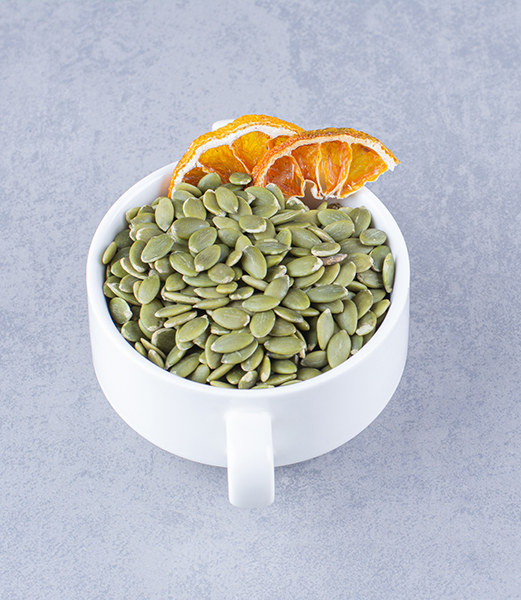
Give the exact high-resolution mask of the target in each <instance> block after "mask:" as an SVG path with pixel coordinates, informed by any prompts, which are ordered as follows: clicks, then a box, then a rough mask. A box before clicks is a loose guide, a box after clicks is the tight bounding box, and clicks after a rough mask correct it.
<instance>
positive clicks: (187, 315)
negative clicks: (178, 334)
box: [164, 307, 197, 343]
mask: <svg viewBox="0 0 521 600" xmlns="http://www.w3.org/2000/svg"><path fill="white" fill-rule="evenodd" d="M190 308H192V307H190ZM196 317H197V311H196V310H190V311H187V312H183V313H180V314H178V315H174V316H173V317H169V318H168V319H167V320H166V321H165V323H164V327H166V328H172V327H179V326H180V325H184V324H185V323H188V321H191V320H192V319H195V318H196ZM181 343H182V342H181Z"/></svg>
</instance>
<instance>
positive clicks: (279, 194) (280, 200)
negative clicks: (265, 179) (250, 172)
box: [266, 183, 286, 210]
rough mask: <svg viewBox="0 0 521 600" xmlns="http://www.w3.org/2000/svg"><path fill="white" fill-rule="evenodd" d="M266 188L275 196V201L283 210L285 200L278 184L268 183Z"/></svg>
mask: <svg viewBox="0 0 521 600" xmlns="http://www.w3.org/2000/svg"><path fill="white" fill-rule="evenodd" d="M266 189H267V190H269V191H270V192H271V193H272V194H273V195H274V196H275V198H276V199H277V202H278V203H279V206H280V208H281V210H284V209H285V208H286V200H285V198H284V194H283V193H282V191H281V190H280V188H279V186H278V185H276V184H275V183H268V185H267V186H266Z"/></svg>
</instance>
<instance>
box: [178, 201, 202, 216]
mask: <svg viewBox="0 0 521 600" xmlns="http://www.w3.org/2000/svg"><path fill="white" fill-rule="evenodd" d="M183 212H184V214H185V217H192V218H194V219H206V208H205V206H204V204H203V202H202V200H200V199H199V198H188V200H186V201H185V203H184V204H183Z"/></svg>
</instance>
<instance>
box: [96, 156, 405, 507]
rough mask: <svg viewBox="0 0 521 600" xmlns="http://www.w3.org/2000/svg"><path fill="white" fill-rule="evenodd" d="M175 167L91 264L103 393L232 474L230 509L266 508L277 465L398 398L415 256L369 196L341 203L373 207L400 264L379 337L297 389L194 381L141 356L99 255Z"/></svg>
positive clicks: (155, 187) (114, 213) (114, 221)
mask: <svg viewBox="0 0 521 600" xmlns="http://www.w3.org/2000/svg"><path fill="white" fill-rule="evenodd" d="M174 166H175V163H172V164H170V165H167V166H165V167H163V168H162V169H159V170H158V171H155V172H154V173H152V174H150V175H149V176H148V177H145V178H144V179H143V180H141V181H139V182H138V183H136V184H135V185H134V186H133V187H131V188H130V189H129V190H128V191H127V192H125V193H124V194H123V195H122V196H121V198H119V200H118V201H117V202H116V203H115V204H114V205H113V206H112V208H110V210H109V211H108V213H107V214H106V215H105V217H104V218H103V220H102V221H101V223H100V225H99V227H98V229H97V231H96V233H95V235H94V238H93V240H92V244H91V247H90V251H89V256H88V260H87V294H88V306H89V326H90V337H91V345H92V357H93V363H94V368H95V371H96V375H97V377H98V380H99V383H100V385H101V388H102V389H103V392H104V393H105V396H106V397H107V399H108V400H109V402H110V403H111V405H112V407H113V408H114V409H115V410H116V412H117V413H118V414H119V415H120V416H121V417H122V418H123V420H124V421H125V422H126V423H127V424H128V425H130V427H132V428H133V429H134V430H135V431H137V433H139V434H140V435H142V436H143V437H144V438H146V439H147V440H149V441H150V442H152V443H153V444H155V445H156V446H159V447H160V448H162V449H164V450H167V451H168V452H171V453H173V454H175V455H177V456H181V457H183V458H187V459H189V460H193V461H196V462H200V463H204V464H208V465H215V466H218V467H227V468H228V491H229V499H230V502H231V503H232V504H234V505H235V506H240V507H248V508H252V507H261V506H268V505H269V504H271V502H273V499H274V467H276V466H282V465H289V464H293V463H297V462H300V461H304V460H308V459H310V458H314V457H317V456H320V455H321V454H324V453H326V452H330V451H331V450H333V449H335V448H337V447H339V446H341V445H342V444H345V443H346V442H347V441H349V440H350V439H352V438H353V437H354V436H356V435H357V434H358V433H360V432H361V431H362V430H363V429H365V428H366V427H367V426H368V425H369V424H370V423H371V422H372V421H373V420H374V419H375V418H376V417H377V416H378V415H379V414H380V412H381V411H382V410H383V408H384V407H385V405H386V404H387V403H388V402H389V400H390V399H391V396H392V395H393V394H394V392H395V390H396V388H397V386H398V383H399V381H400V378H401V376H402V373H403V369H404V366H405V361H406V356H407V343H408V328H409V256H408V253H407V247H406V244H405V241H404V238H403V236H402V233H401V232H400V229H399V227H398V225H397V224H396V222H395V220H394V219H393V217H392V216H391V214H390V213H389V211H388V210H387V209H386V208H385V206H384V205H383V204H382V203H381V202H380V201H379V200H378V198H377V197H376V196H375V195H374V194H373V193H372V192H370V191H369V190H367V189H365V188H362V189H361V190H359V191H358V192H356V193H354V194H352V195H351V196H349V197H348V198H346V199H345V200H343V201H342V203H343V204H344V205H346V206H361V205H364V206H366V207H367V208H368V209H369V210H370V211H371V213H372V215H373V221H374V225H375V226H376V227H378V228H380V229H383V230H384V231H385V232H386V233H387V236H388V244H389V246H390V247H391V249H392V252H393V256H394V258H395V263H396V275H395V283H394V290H393V292H392V294H391V306H390V308H389V310H388V314H387V316H386V317H385V319H384V320H383V322H382V324H381V325H380V328H379V329H378V331H377V332H376V333H375V335H374V336H373V338H372V339H371V340H369V342H368V343H367V344H366V345H365V346H364V347H362V349H361V350H360V351H359V352H358V353H356V354H355V355H354V356H352V357H350V358H349V359H348V360H347V361H345V362H344V363H343V364H341V365H339V366H338V367H336V368H334V369H332V370H331V371H329V372H327V373H323V374H321V375H319V376H317V377H315V378H313V379H310V380H308V381H304V382H301V383H297V384H295V385H290V386H284V387H278V388H271V389H259V390H230V389H223V388H216V387H212V386H210V385H203V384H200V383H194V382H192V381H188V380H186V379H182V378H180V377H177V376H175V375H173V374H172V373H169V372H168V371H165V370H162V369H161V368H159V367H157V366H156V365H154V364H153V363H152V362H150V361H149V360H147V359H146V358H144V357H143V356H141V355H140V354H139V353H138V352H137V351H136V350H135V349H134V348H133V347H132V346H131V345H130V344H129V343H128V342H127V341H125V339H124V338H123V337H122V336H121V334H120V333H119V331H118V330H117V329H116V327H115V325H114V323H113V322H112V318H111V316H110V314H109V311H108V308H107V301H106V298H105V296H104V295H103V291H102V287H103V281H104V272H105V267H104V266H103V265H102V263H101V256H102V254H103V252H104V250H105V248H106V247H107V246H108V245H109V243H110V242H111V241H112V240H113V239H114V236H115V235H116V234H117V233H118V232H119V231H121V230H122V229H124V228H125V227H126V221H125V212H126V211H127V210H128V209H129V208H132V207H134V206H140V205H143V204H149V203H151V202H152V201H153V200H154V199H155V198H156V197H158V196H163V195H166V193H167V190H168V185H169V182H170V177H171V175H172V171H173V169H174Z"/></svg>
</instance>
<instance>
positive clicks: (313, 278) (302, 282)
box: [293, 259, 326, 289]
mask: <svg viewBox="0 0 521 600" xmlns="http://www.w3.org/2000/svg"><path fill="white" fill-rule="evenodd" d="M319 260H320V259H319ZM325 270H326V268H325V267H323V266H322V267H320V269H319V270H318V271H315V273H312V274H311V275H308V276H307V277H297V278H296V279H295V281H294V283H293V287H295V288H297V289H306V288H308V287H310V286H312V285H314V284H315V283H316V282H317V281H318V280H319V279H320V278H321V277H322V275H324V272H325Z"/></svg>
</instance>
